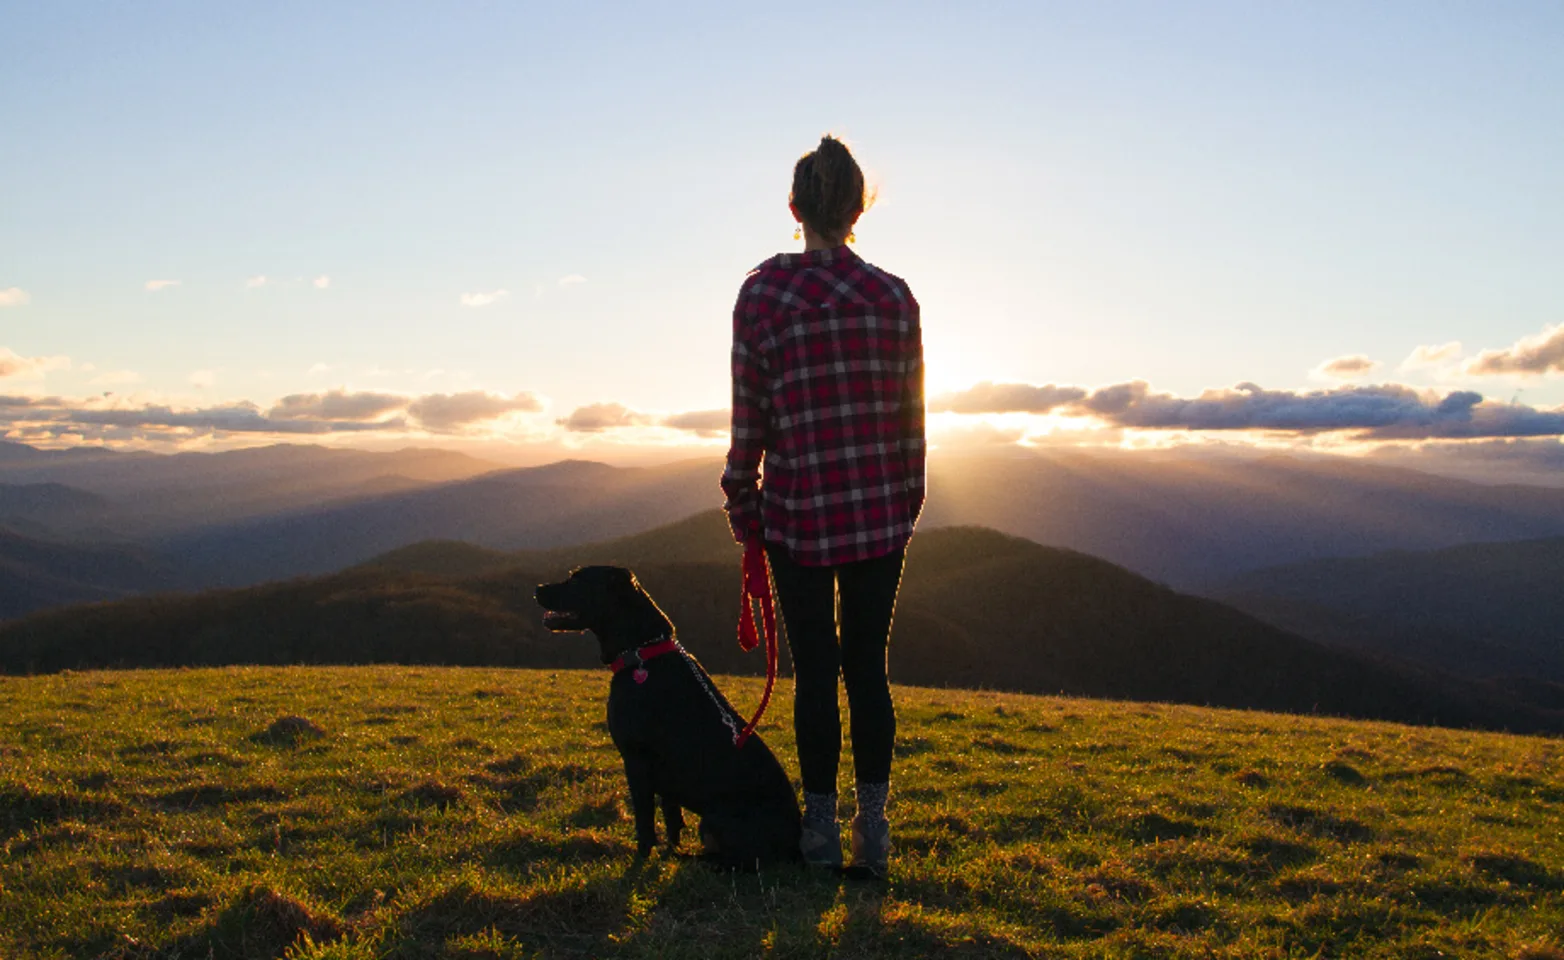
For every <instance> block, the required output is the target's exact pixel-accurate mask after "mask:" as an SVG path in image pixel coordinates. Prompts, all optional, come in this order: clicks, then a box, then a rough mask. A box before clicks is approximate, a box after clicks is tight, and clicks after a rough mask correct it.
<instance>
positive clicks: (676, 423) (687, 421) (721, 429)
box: [659, 410, 733, 437]
mask: <svg viewBox="0 0 1564 960" xmlns="http://www.w3.org/2000/svg"><path fill="white" fill-rule="evenodd" d="M732 424H733V412H732V411H731V410H691V411H689V412H688V413H674V414H669V415H668V416H666V417H663V418H662V420H660V421H659V425H660V426H664V427H667V428H669V429H670V430H688V431H690V432H691V433H695V434H698V435H700V436H702V437H719V436H722V435H724V434H726V433H727V432H728V429H729V427H731V426H732Z"/></svg>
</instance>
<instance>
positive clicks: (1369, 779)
mask: <svg viewBox="0 0 1564 960" xmlns="http://www.w3.org/2000/svg"><path fill="white" fill-rule="evenodd" d="M721 683H722V685H723V686H724V688H725V689H726V690H727V691H728V692H729V693H730V695H731V696H733V698H734V699H735V701H736V702H737V703H738V704H739V705H740V708H741V709H745V708H747V707H748V706H750V705H752V704H753V703H754V702H755V701H756V699H757V697H758V694H759V681H756V680H746V679H733V678H723V679H722V680H721ZM606 686H607V678H606V675H605V674H603V673H599V672H580V673H577V672H569V671H566V672H558V673H549V672H541V671H526V670H497V669H451V668H406V667H361V668H282V669H258V668H230V669H218V670H172V671H144V672H123V673H75V674H70V673H67V674H59V675H52V676H42V677H28V678H18V677H11V678H0V851H3V856H0V956H5V957H15V958H32V957H43V958H53V957H105V958H113V960H134V958H143V957H191V958H194V957H202V958H206V957H216V958H222V957H274V956H286V957H289V958H294V960H303V958H322V960H324V958H343V960H348V958H372V957H387V958H413V957H451V958H473V960H476V958H519V957H534V956H545V957H552V956H564V957H575V956H582V957H588V956H591V957H595V956H624V957H692V958H700V960H713V958H719V957H751V956H757V955H766V956H775V957H795V956H796V957H812V956H841V957H852V956H896V957H922V956H931V955H941V956H945V955H949V956H956V957H962V956H970V957H1011V956H1014V957H1022V956H1042V957H1055V956H1057V957H1212V956H1216V957H1244V958H1249V957H1387V958H1388V957H1397V958H1424V957H1427V958H1432V957H1440V956H1458V957H1506V958H1527V960H1546V958H1564V941H1561V940H1560V933H1559V932H1560V931H1564V742H1561V741H1558V740H1550V739H1545V738H1537V737H1519V736H1508V735H1504V734H1493V733H1471V732H1461V731H1451V730H1441V729H1432V728H1421V727H1403V726H1397V725H1392V724H1380V723H1364V722H1353V721H1339V720H1328V719H1318V718H1299V717H1284V716H1278V715H1274V714H1262V713H1244V712H1234V711H1221V710H1208V709H1201V708H1195V707H1181V706H1167V705H1157V704H1137V703H1109V702H1099V701H1089V700H1068V699H1060V698H1052V697H1029V696H1020V695H1000V694H989V693H971V694H968V693H962V692H958V691H950V690H939V691H935V690H923V689H915V688H902V689H899V690H898V691H897V697H898V708H899V717H900V733H899V737H898V749H897V753H898V759H897V766H896V771H895V784H894V796H893V801H892V804H893V806H892V819H893V823H894V824H895V828H896V833H895V839H896V842H897V844H898V850H897V854H896V856H895V858H894V860H893V866H892V876H891V878H890V880H889V882H888V883H886V884H884V885H883V886H874V885H864V884H858V883H851V882H845V881H840V880H838V879H836V878H834V877H826V876H820V875H816V874H810V873H806V872H804V871H803V870H801V869H795V868H787V869H778V870H775V871H770V872H766V873H763V874H760V875H758V876H756V875H750V876H742V875H740V876H730V875H726V874H719V873H715V872H712V871H711V870H709V869H707V868H705V867H703V866H701V865H699V864H697V863H692V862H688V861H683V860H677V859H672V858H667V857H664V856H663V855H662V854H660V853H659V854H655V855H654V856H652V857H651V858H650V859H648V860H646V861H644V862H636V861H635V859H634V857H633V855H632V844H631V826H630V823H629V821H628V819H627V816H626V810H625V800H624V792H625V791H624V783H623V777H622V774H621V772H620V770H619V765H618V755H617V753H616V752H615V751H614V749H613V747H612V745H611V744H610V743H609V741H608V736H607V733H606V730H605V728H604V725H603V723H602V718H603V700H604V697H605V695H606ZM785 693H786V691H785V690H784V691H783V694H784V695H783V696H782V697H781V698H779V701H778V702H777V703H776V704H775V705H774V706H773V708H772V711H771V713H770V714H769V715H768V717H767V722H766V724H765V725H764V727H763V733H764V735H765V736H766V738H767V739H768V741H769V742H770V743H771V745H772V747H773V749H775V750H776V751H777V752H778V754H779V756H781V757H782V759H783V762H784V763H785V764H786V765H787V766H788V767H789V768H790V769H796V763H795V761H794V749H793V742H792V736H791V733H790V726H791V724H790V715H789V705H788V703H787V700H788V698H787V697H786V695H785ZM285 718H296V719H285ZM279 721H281V722H279ZM850 769H851V768H850V766H845V765H844V770H850ZM845 779H849V778H848V777H846V775H845V774H844V780H845ZM844 801H845V805H846V806H847V807H848V809H845V810H844V813H845V814H850V812H851V811H850V802H851V801H850V799H847V798H846V797H845V796H844Z"/></svg>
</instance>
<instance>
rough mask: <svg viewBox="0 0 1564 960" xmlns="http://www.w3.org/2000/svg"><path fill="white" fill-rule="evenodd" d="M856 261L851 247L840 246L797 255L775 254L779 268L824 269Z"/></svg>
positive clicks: (855, 255)
mask: <svg viewBox="0 0 1564 960" xmlns="http://www.w3.org/2000/svg"><path fill="white" fill-rule="evenodd" d="M857 259H858V254H856V253H853V249H852V247H849V246H848V245H847V244H845V243H844V244H841V245H839V246H835V247H826V248H825V249H823V250H805V251H802V252H798V253H779V254H777V266H779V267H825V266H830V265H831V264H833V263H851V262H853V261H854V260H857Z"/></svg>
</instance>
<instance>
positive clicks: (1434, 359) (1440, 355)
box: [1401, 340, 1461, 370]
mask: <svg viewBox="0 0 1564 960" xmlns="http://www.w3.org/2000/svg"><path fill="white" fill-rule="evenodd" d="M1460 355H1461V341H1459V340H1451V341H1450V342H1449V343H1439V344H1423V345H1421V346H1419V347H1418V348H1417V349H1415V350H1413V351H1412V353H1411V354H1410V355H1408V356H1407V358H1406V359H1405V360H1403V361H1401V369H1403V370H1413V369H1416V368H1418V367H1433V366H1438V365H1439V364H1441V363H1447V362H1449V361H1451V360H1454V359H1456V358H1458V357H1459V356H1460Z"/></svg>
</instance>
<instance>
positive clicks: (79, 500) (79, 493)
mask: <svg viewBox="0 0 1564 960" xmlns="http://www.w3.org/2000/svg"><path fill="white" fill-rule="evenodd" d="M110 509H111V507H110V504H109V502H108V501H107V500H105V499H103V498H102V497H100V496H98V495H97V494H94V493H88V492H87V491H86V490H78V489H76V488H75V487H68V486H66V485H65V484H63V483H21V484H12V483H0V527H9V528H11V529H13V530H16V531H18V532H21V533H27V534H35V535H36V534H42V535H45V536H47V535H49V534H51V533H53V532H55V531H58V530H67V529H77V528H81V527H84V526H90V525H91V524H93V523H95V522H101V520H102V518H103V517H104V516H105V514H107V513H108V512H109V511H110Z"/></svg>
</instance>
